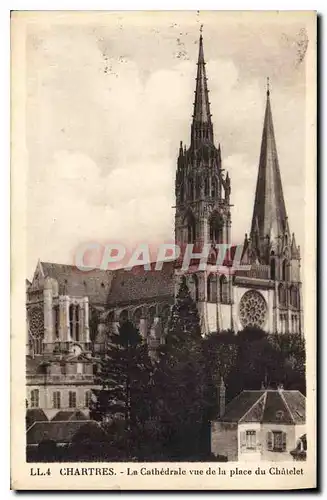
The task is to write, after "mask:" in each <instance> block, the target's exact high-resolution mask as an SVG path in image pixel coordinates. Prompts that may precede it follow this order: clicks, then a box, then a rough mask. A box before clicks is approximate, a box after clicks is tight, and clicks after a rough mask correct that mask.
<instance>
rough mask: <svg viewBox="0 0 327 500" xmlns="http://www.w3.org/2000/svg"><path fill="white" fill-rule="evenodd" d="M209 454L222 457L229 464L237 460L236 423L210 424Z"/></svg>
mask: <svg viewBox="0 0 327 500" xmlns="http://www.w3.org/2000/svg"><path fill="white" fill-rule="evenodd" d="M211 453H213V454H214V455H216V456H217V455H224V456H225V457H227V459H228V461H229V462H232V461H235V460H237V456H238V437H237V423H227V422H217V421H213V422H211Z"/></svg>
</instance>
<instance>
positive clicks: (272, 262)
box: [270, 257, 276, 280]
mask: <svg viewBox="0 0 327 500" xmlns="http://www.w3.org/2000/svg"><path fill="white" fill-rule="evenodd" d="M270 279H271V280H275V279H276V261H275V259H274V257H272V258H271V259H270Z"/></svg>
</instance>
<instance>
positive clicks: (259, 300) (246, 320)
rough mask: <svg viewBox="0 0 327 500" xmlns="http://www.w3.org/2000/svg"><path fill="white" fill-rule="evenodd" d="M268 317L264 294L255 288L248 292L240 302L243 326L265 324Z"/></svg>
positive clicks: (260, 325)
mask: <svg viewBox="0 0 327 500" xmlns="http://www.w3.org/2000/svg"><path fill="white" fill-rule="evenodd" d="M266 317H267V304H266V301H265V299H264V298H263V296H262V295H261V294H260V293H259V292H256V291H254V290H251V291H249V292H246V293H245V294H244V295H243V297H242V299H241V303H240V319H241V323H242V325H243V328H245V327H247V326H255V327H257V328H260V327H262V326H263V325H264V323H265V321H266Z"/></svg>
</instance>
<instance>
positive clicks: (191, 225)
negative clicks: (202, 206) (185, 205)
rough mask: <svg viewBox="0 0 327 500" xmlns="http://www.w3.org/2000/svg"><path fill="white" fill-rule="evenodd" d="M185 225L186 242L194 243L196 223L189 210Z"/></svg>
mask: <svg viewBox="0 0 327 500" xmlns="http://www.w3.org/2000/svg"><path fill="white" fill-rule="evenodd" d="M186 227H187V243H194V242H195V237H196V232H195V230H196V224H195V218H194V215H193V214H192V213H191V212H189V213H188V215H187V217H186Z"/></svg>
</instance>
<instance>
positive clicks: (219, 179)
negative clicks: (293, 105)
mask: <svg viewBox="0 0 327 500" xmlns="http://www.w3.org/2000/svg"><path fill="white" fill-rule="evenodd" d="M270 100H271V96H270V91H269V85H268V88H267V97H266V109H265V114H264V123H263V132H262V139H261V151H260V157H259V165H258V176H257V185H256V193H255V199H254V204H253V216H252V223H251V227H250V232H249V233H248V234H247V235H245V239H244V244H243V249H242V264H243V267H242V266H240V268H239V269H234V268H233V266H232V265H228V262H227V264H226V265H224V267H223V272H217V271H215V272H214V271H213V270H212V268H211V267H210V266H207V268H206V269H204V270H200V269H199V268H196V267H195V268H194V269H193V268H192V269H193V270H192V272H186V273H184V275H185V277H186V280H187V283H188V287H189V289H190V292H191V294H192V296H193V298H194V300H195V301H196V303H197V306H198V310H199V314H200V318H201V327H202V331H203V334H204V335H206V334H208V333H210V332H220V331H222V330H228V329H230V330H232V331H234V332H235V334H237V332H238V331H240V330H242V329H243V328H245V327H247V326H248V327H258V328H261V329H263V330H265V331H267V332H269V333H280V334H283V333H300V334H303V330H302V325H303V309H302V292H301V286H302V285H301V278H300V260H301V259H300V249H299V247H298V246H297V245H296V241H295V235H294V233H293V234H292V233H291V232H290V228H289V223H288V218H287V212H286V206H285V201H284V196H283V188H282V180H281V174H280V168H279V162H278V154H277V146H276V141H275V135H274V126H273V118H272V110H271V102H270ZM231 193H232V189H231V179H230V177H229V175H228V173H225V170H224V169H223V158H222V155H221V147H220V144H218V145H217V144H216V143H215V140H214V130H213V123H212V116H211V113H210V102H209V98H208V86H207V76H206V63H205V60H204V50H203V39H202V35H201V36H200V41H199V54H198V62H197V75H196V89H195V100H194V109H193V117H192V124H191V137H190V144H189V146H186V145H183V144H182V143H180V148H179V153H178V159H177V169H176V182H175V197H176V203H175V210H176V212H175V241H176V243H177V244H179V245H186V244H199V245H210V248H211V250H210V258H211V259H212V260H213V261H215V260H216V256H217V248H219V245H222V244H226V245H230V242H231V223H232V221H231V206H232V205H231V202H232V194H231ZM217 245H218V246H217ZM182 275H183V271H182V270H181V266H180V264H179V262H178V261H171V262H165V263H164V264H163V267H162V270H161V271H157V270H155V269H154V267H153V269H151V270H149V271H146V272H137V269H136V270H133V272H131V271H127V270H125V269H118V270H107V271H104V270H100V269H95V270H93V271H88V272H83V271H81V270H79V269H77V268H76V267H75V266H70V265H62V264H57V263H48V262H42V261H39V262H38V264H37V266H36V269H35V272H34V276H33V279H32V282H30V281H28V280H26V307H27V329H26V359H27V364H26V369H27V396H26V405H27V407H28V408H42V409H43V410H44V412H45V413H46V415H47V417H48V418H52V417H53V416H55V415H56V413H57V412H58V411H59V410H74V409H80V410H82V411H84V412H85V413H87V411H88V407H89V403H90V398H91V394H92V392H91V389H92V388H94V375H93V368H94V364H95V363H96V360H97V359H98V358H99V356H101V353H103V352H104V351H105V350H106V344H107V342H108V339H109V337H110V333H111V332H113V331H116V330H117V328H118V326H119V324H120V323H121V322H123V321H126V320H130V321H132V322H133V323H134V324H135V325H136V326H137V327H138V329H139V330H140V332H141V334H142V336H143V338H144V339H146V341H147V342H148V344H149V347H150V351H152V352H154V351H155V349H156V347H157V346H158V345H159V344H160V343H164V342H165V331H166V327H167V322H168V318H169V314H170V308H171V306H172V304H173V303H174V298H175V296H176V293H177V292H178V289H179V283H180V279H181V276H182Z"/></svg>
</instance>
